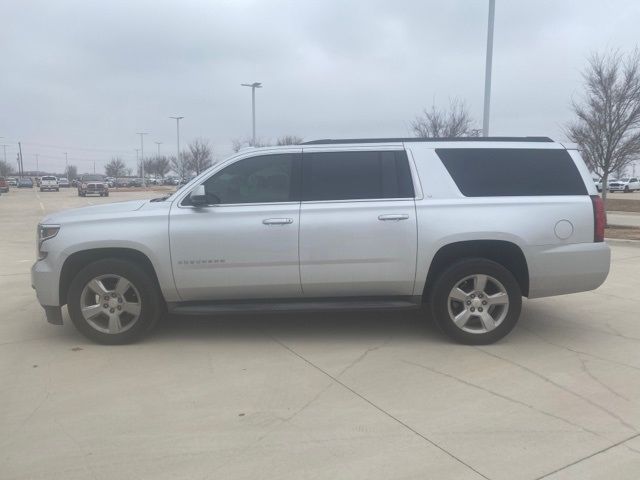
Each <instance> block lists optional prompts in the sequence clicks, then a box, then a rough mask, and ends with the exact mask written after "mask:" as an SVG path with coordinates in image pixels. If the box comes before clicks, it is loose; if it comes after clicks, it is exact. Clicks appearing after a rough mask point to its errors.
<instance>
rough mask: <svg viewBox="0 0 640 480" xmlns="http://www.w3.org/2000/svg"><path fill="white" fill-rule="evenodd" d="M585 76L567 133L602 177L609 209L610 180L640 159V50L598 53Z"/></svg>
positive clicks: (590, 59)
mask: <svg viewBox="0 0 640 480" xmlns="http://www.w3.org/2000/svg"><path fill="white" fill-rule="evenodd" d="M582 78H583V80H584V93H583V95H582V97H581V98H580V99H579V100H573V101H572V108H573V112H574V114H575V115H576V117H577V119H575V120H574V121H572V122H571V123H569V124H568V125H567V127H566V135H567V137H568V138H569V140H571V141H572V142H575V143H577V144H578V146H579V148H580V150H581V153H582V157H583V158H584V160H585V162H586V163H587V165H588V166H589V168H591V170H592V171H594V172H596V174H598V175H600V176H601V177H602V185H603V187H604V188H603V189H602V199H603V201H604V203H605V211H606V201H607V188H606V185H607V181H608V179H609V176H610V175H611V174H612V173H615V172H623V171H624V170H625V168H626V167H627V166H628V165H629V164H631V163H632V162H633V161H634V160H635V159H637V158H640V52H639V51H638V50H637V49H636V50H634V51H633V52H631V53H630V54H628V55H626V56H625V55H622V54H620V52H618V51H615V50H614V51H609V52H606V53H604V54H598V53H594V54H592V55H591V57H590V58H589V60H588V64H587V67H586V69H585V70H584V72H583V74H582Z"/></svg>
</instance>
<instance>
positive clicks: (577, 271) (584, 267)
mask: <svg viewBox="0 0 640 480" xmlns="http://www.w3.org/2000/svg"><path fill="white" fill-rule="evenodd" d="M527 263H528V266H529V298H540V297H550V296H553V295H564V294H567V293H576V292H585V291H588V290H594V289H596V288H598V287H599V286H600V285H602V284H603V283H604V281H605V280H606V279H607V275H608V274H609V267H610V263H611V250H610V249H609V245H607V244H606V243H604V242H600V243H575V244H570V245H555V246H554V245H548V246H541V247H530V248H529V249H528V250H527Z"/></svg>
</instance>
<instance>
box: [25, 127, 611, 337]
mask: <svg viewBox="0 0 640 480" xmlns="http://www.w3.org/2000/svg"><path fill="white" fill-rule="evenodd" d="M603 237H604V211H603V206H602V201H601V199H600V197H599V196H598V195H597V191H596V187H595V185H594V184H593V181H592V179H591V176H590V174H589V171H588V170H587V168H586V167H585V165H584V163H583V161H582V160H581V158H580V155H579V154H578V152H577V151H576V150H574V149H570V148H565V146H563V145H562V144H560V143H556V142H554V141H552V140H550V139H548V138H539V137H525V138H483V139H479V138H470V139H430V140H420V139H402V138H399V139H369V140H359V139H358V140H320V141H313V142H307V143H305V144H302V145H297V146H287V147H273V148H262V149H251V150H249V151H244V152H241V153H239V154H237V155H235V156H233V157H231V158H229V159H227V160H226V161H224V162H221V163H219V164H217V165H214V166H213V167H211V168H210V169H209V170H207V171H206V172H204V173H202V174H201V175H199V176H197V177H196V178H194V179H193V180H191V181H190V182H189V183H188V184H186V185H185V186H183V187H182V188H181V189H179V190H178V191H177V192H176V193H174V194H173V195H171V196H168V197H164V198H158V199H154V200H150V201H141V200H136V201H129V202H122V203H113V204H107V205H99V206H92V207H86V208H81V209H76V210H69V211H66V212H61V213H57V214H54V215H51V216H49V217H47V218H45V219H44V220H43V221H42V223H41V224H40V225H39V227H38V252H39V259H38V261H37V262H36V263H35V264H34V265H33V268H32V283H33V286H34V288H35V289H36V292H37V297H38V300H39V302H40V304H41V305H42V306H43V307H44V309H45V311H46V315H47V319H48V321H49V322H51V323H56V324H61V323H62V311H61V308H62V306H63V305H67V309H68V312H69V317H70V318H71V321H72V322H73V323H74V324H75V326H76V327H77V328H78V329H79V330H80V331H81V332H82V333H83V334H84V335H86V336H87V337H89V338H91V339H93V340H95V341H97V342H100V343H109V344H115V343H127V342H130V341H133V340H135V339H137V338H139V337H140V336H141V335H143V334H144V333H145V332H147V331H148V330H149V328H150V327H152V326H153V325H154V324H155V323H156V321H157V320H158V319H159V318H160V317H161V316H162V315H163V314H164V313H165V312H170V313H171V312H174V313H180V314H205V315H210V314H216V313H228V312H239V311H242V312H255V313H258V312H264V311H270V312H274V311H282V312H290V311H308V310H319V309H322V310H350V309H374V310H380V309H412V308H413V309H415V308H421V307H422V306H423V305H426V306H427V307H428V309H429V310H430V311H431V314H432V317H433V319H434V320H435V322H436V323H437V324H438V325H439V326H440V327H441V328H442V330H444V332H446V333H447V334H448V335H449V336H450V337H452V338H453V339H455V340H457V341H459V342H462V343H467V344H486V343H491V342H494V341H496V340H498V339H500V338H502V337H504V336H505V335H506V334H507V333H508V332H509V331H511V329H513V327H514V326H515V324H516V322H517V320H518V317H519V316H520V308H521V302H522V296H525V297H528V298H538V297H544V296H550V295H560V294H566V293H573V292H581V291H585V290H591V289H595V288H597V287H598V286H599V285H600V284H602V282H603V281H604V280H605V278H606V277H607V274H608V271H609V261H610V252H609V248H608V246H607V245H606V243H604V242H603Z"/></svg>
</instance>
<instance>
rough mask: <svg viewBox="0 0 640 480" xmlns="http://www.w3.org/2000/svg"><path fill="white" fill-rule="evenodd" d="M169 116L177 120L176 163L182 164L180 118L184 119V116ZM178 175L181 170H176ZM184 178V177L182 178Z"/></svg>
mask: <svg viewBox="0 0 640 480" xmlns="http://www.w3.org/2000/svg"><path fill="white" fill-rule="evenodd" d="M169 118H173V119H174V120H175V121H176V145H177V147H176V162H177V163H176V165H180V120H182V119H183V118H184V117H169ZM176 173H177V174H178V175H180V173H179V172H176ZM182 180H184V179H182Z"/></svg>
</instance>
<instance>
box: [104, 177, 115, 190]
mask: <svg viewBox="0 0 640 480" xmlns="http://www.w3.org/2000/svg"><path fill="white" fill-rule="evenodd" d="M104 181H105V182H106V183H107V185H108V186H109V188H113V187H115V186H116V179H115V178H113V177H106V178H105V179H104Z"/></svg>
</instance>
